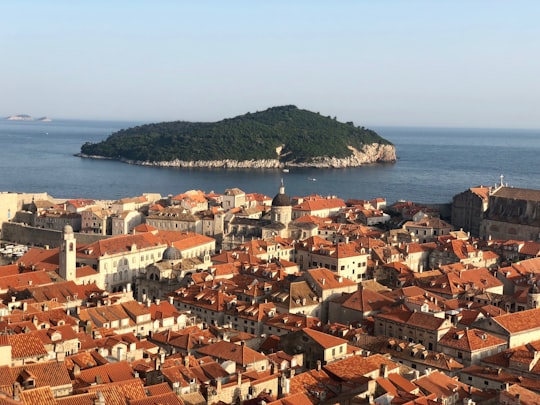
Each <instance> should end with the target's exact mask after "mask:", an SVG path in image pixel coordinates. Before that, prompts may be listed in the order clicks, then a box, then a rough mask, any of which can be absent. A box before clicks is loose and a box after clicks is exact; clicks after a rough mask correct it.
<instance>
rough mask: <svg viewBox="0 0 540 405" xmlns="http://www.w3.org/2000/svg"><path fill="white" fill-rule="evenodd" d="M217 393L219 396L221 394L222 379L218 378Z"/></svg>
mask: <svg viewBox="0 0 540 405" xmlns="http://www.w3.org/2000/svg"><path fill="white" fill-rule="evenodd" d="M216 391H217V393H218V394H219V393H220V392H221V377H218V378H216Z"/></svg>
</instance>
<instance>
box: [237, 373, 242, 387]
mask: <svg viewBox="0 0 540 405" xmlns="http://www.w3.org/2000/svg"><path fill="white" fill-rule="evenodd" d="M236 384H237V385H238V386H241V385H242V373H241V372H240V371H239V372H237V373H236Z"/></svg>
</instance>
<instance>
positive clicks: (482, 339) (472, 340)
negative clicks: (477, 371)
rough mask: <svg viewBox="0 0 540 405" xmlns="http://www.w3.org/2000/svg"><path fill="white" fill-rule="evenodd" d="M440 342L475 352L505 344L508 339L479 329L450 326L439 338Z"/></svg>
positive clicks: (454, 347) (443, 344) (442, 344)
mask: <svg viewBox="0 0 540 405" xmlns="http://www.w3.org/2000/svg"><path fill="white" fill-rule="evenodd" d="M438 344H439V345H441V346H446V347H451V348H453V349H457V350H463V351H468V352H474V351H477V350H485V349H489V348H492V347H497V346H502V345H505V344H506V340H503V339H500V338H498V337H496V336H493V335H492V334H490V333H487V332H484V331H482V330H479V329H466V330H459V329H457V328H450V330H449V331H448V332H447V333H446V334H445V335H444V336H443V337H442V338H441V339H440V340H439V342H438Z"/></svg>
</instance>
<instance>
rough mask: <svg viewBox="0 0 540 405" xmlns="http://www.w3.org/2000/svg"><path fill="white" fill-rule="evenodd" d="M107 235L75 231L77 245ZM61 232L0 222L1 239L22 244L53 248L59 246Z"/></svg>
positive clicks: (104, 237)
mask: <svg viewBox="0 0 540 405" xmlns="http://www.w3.org/2000/svg"><path fill="white" fill-rule="evenodd" d="M108 237H109V236H104V235H95V234H90V233H88V234H86V233H76V234H75V239H76V240H77V244H78V245H86V244H90V243H94V242H96V241H98V240H101V239H106V238H108ZM61 239H62V232H60V231H55V230H51V229H43V228H34V227H31V226H27V225H23V224H17V223H13V222H4V223H3V224H2V240H5V241H10V242H13V243H20V244H23V245H35V246H49V247H51V248H55V247H58V246H60V242H61Z"/></svg>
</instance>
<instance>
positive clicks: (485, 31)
mask: <svg viewBox="0 0 540 405" xmlns="http://www.w3.org/2000/svg"><path fill="white" fill-rule="evenodd" d="M539 16H540V1H538V0H531V1H521V0H516V1H496V0H489V1H487V0H486V1H479V0H466V1H459V0H452V1H450V0H448V1H440V0H425V1H414V0H402V1H398V0H396V1H390V0H388V1H382V0H371V1H362V0H357V1H353V0H351V1H340V0H332V1H330V0H328V1H316V0H305V1H300V0H298V1H294V0H283V1H280V0H272V1H265V2H263V1H255V0H248V1H234V0H228V1H225V0H219V1H203V0H201V1H196V0H193V1H173V0H171V1H133V0H129V1H120V0H115V1H110V0H107V1H98V0H92V1H86V2H82V1H73V0H70V1H54V0H51V1H43V0H40V1H21V0H17V1H11V0H3V1H2V3H1V4H0V55H1V56H0V116H2V115H3V116H7V115H11V114H30V115H32V116H35V117H38V116H43V115H47V116H50V117H52V118H53V119H54V118H90V119H118V120H137V121H164V120H178V119H183V120H199V121H215V120H219V119H221V118H225V117H232V116H235V115H239V114H243V113H245V112H248V111H252V112H253V111H257V110H263V109H265V108H267V107H270V106H276V105H284V104H295V105H297V106H298V107H300V108H305V109H308V110H312V111H318V112H320V113H321V114H324V115H331V116H337V118H338V120H340V121H354V122H355V123H356V124H359V125H366V126H369V125H426V126H466V127H516V128H521V127H524V128H540V111H539V109H540V79H539V75H540V23H539V22H538V18H539Z"/></svg>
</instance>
